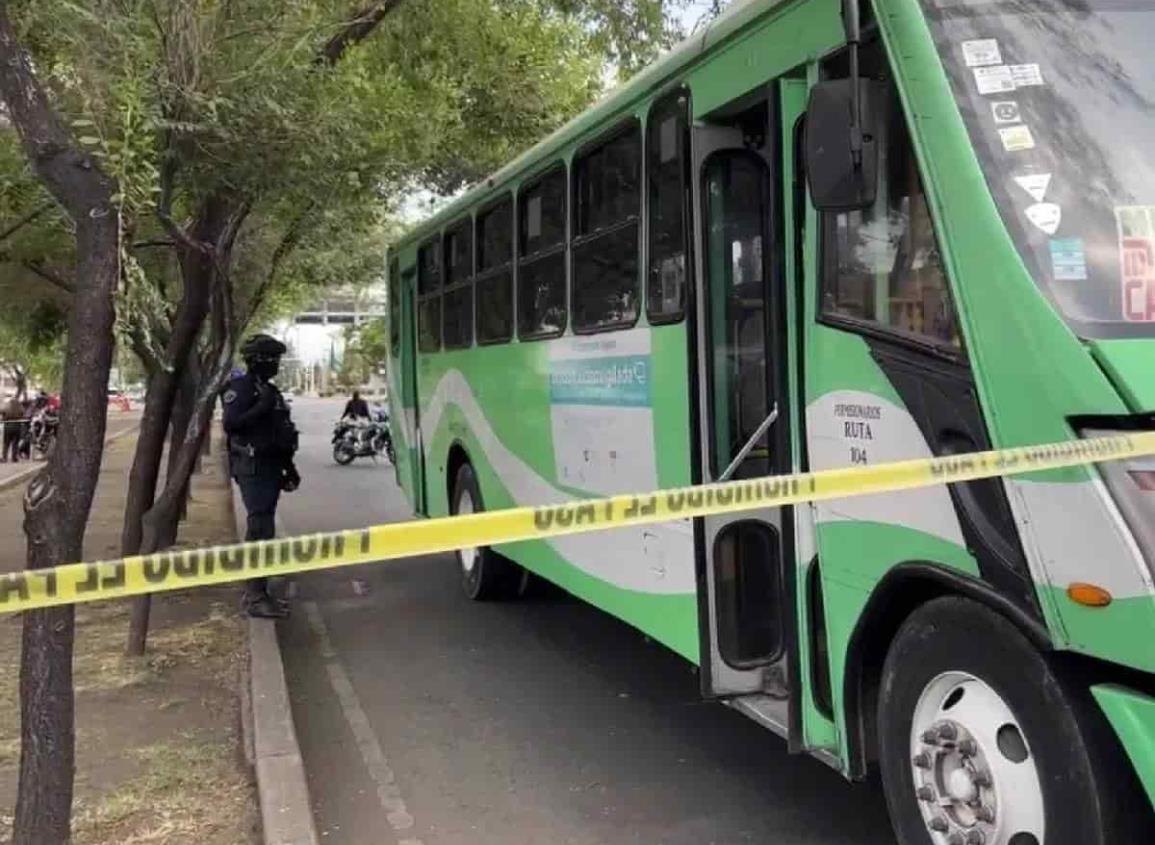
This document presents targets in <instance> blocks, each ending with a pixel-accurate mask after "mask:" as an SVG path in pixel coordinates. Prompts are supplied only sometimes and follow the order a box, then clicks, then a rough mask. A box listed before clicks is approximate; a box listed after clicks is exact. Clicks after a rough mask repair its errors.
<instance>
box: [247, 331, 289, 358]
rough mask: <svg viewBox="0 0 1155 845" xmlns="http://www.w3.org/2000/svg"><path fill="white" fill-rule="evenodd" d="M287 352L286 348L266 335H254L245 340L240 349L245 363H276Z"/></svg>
mask: <svg viewBox="0 0 1155 845" xmlns="http://www.w3.org/2000/svg"><path fill="white" fill-rule="evenodd" d="M287 351H288V347H287V346H285V344H283V343H281V342H280V341H279V340H277V339H276V338H275V337H272V336H270V335H267V334H255V335H253V336H252V337H250V338H249V339H248V340H246V341H245V345H244V346H242V347H241V357H242V358H244V359H245V361H246V362H253V361H257V362H259V361H277V360H279V359H280V358H281V356H282V355H284V354H285V352H287Z"/></svg>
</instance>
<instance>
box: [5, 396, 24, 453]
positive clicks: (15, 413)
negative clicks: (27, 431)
mask: <svg viewBox="0 0 1155 845" xmlns="http://www.w3.org/2000/svg"><path fill="white" fill-rule="evenodd" d="M0 419H3V421H4V444H3V450H2V451H0V462H3V463H7V462H8V461H9V460H10V459H11V461H12V463H16V462H17V461H19V460H20V431H21V428H22V426H23V420H24V406H23V405H21V404H20V400H19V399H17V398H16V396H15V394H11V395H9V396H8V398H7V399H6V400H5V401H4V404H3V406H2V407H0Z"/></svg>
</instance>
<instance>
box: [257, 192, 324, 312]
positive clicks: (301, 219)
mask: <svg viewBox="0 0 1155 845" xmlns="http://www.w3.org/2000/svg"><path fill="white" fill-rule="evenodd" d="M315 207H316V204H315V203H310V204H309V205H307V206H305V208H304V209H302V210H301V213H300V214H298V215H297V216H296V217H295V218H294V219H293V222H292V223H290V224H289V228H288V229H287V230H286V231H285V234H284V235H283V236H282V237H281V241H280V243H278V244H277V247H276V249H274V250H273V254H272V256H271V257H270V258H269V269H268V272H266V273H265V278H264V279H262V280H261V283H260V285H259V286H258V287H257V289H256V290H255V291H253V295H252V296H251V297H250V298H249V301H248V307H247V308H246V309H245V314H244V319H243V320H242V321H241V324H242V326H244V325H248V323H249V321H250V320H252V319H253V315H254V314H256V313H257V310H258V309H259V308H260V307H261V303H263V302H264V301H265V296H266V295H267V294H268V292H269V289H270V288H271V287H272V286H273V282H274V280H275V279H276V278H277V272H278V271H279V270H280V268H281V264H283V263H284V261H285V259H286V258H288V257H289V254H290V253H292V251H293V250H294V249H296V248H297V245H298V244H299V243H300V242H301V237H302V236H303V235H304V233H305V227H306V224H307V222H308V220H309V216H310V215H311V214H312V213H313V209H314V208H315Z"/></svg>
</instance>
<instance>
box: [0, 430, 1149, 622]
mask: <svg viewBox="0 0 1155 845" xmlns="http://www.w3.org/2000/svg"><path fill="white" fill-rule="evenodd" d="M1153 454H1155V432H1143V433H1135V434H1126V435H1119V436H1117V437H1102V438H1097V439H1093V440H1076V441H1070V442H1067V443H1054V444H1050V445H1043V446H1032V447H1025V448H1015V449H1001V450H997V451H990V452H973V453H969V454H962V455H952V456H950V457H945V458H929V459H921V460H913V461H901V462H897V463H890V464H881V465H879V466H863V467H853V468H846V469H833V470H823V471H821V472H809V473H799V474H797V475H778V476H768V477H764V478H756V479H749V480H743V481H728V482H725V483H722V484H706V485H701V486H698V487H683V488H678V489H672V490H660V491H657V492H654V493H647V494H643V495H634V496H628V495H627V496H612V497H610V498H605V499H583V500H577V501H573V502H566V503H564V504H557V505H543V506H540V507H523V508H511V509H509V510H500V511H490V512H487V513H475V514H470V515H468V516H455V517H445V518H440V519H423V520H417V521H414V522H401V523H394V524H391V525H373V526H370V527H368V528H362V529H360V530H355V531H338V532H334V533H329V534H309V535H304V536H300V537H289V538H286V539H279V540H265V541H260V542H253V543H237V544H234V545H230V546H214V547H210V548H201V549H187V550H180V551H168V552H160V553H157V554H152V555H144V556H137V557H128V558H123V559H120V560H107V561H99V562H96V563H73V564H65V565H63V566H57V567H54V568H52V569H41V570H25V571H22V572H16V573H12V574H8V575H4V576H2V577H0V613H13V612H16V611H21V610H30V609H33V608H39V607H51V606H53V605H61V604H74V603H80V602H90V601H102V600H106V599H114V598H122V597H125V596H135V595H143V594H146V593H159V592H163V591H166V590H179V589H184V588H188V587H199V586H204V585H207V584H224V583H228V582H231V581H243V580H245V579H247V578H253V577H256V576H277V575H290V574H293V573H298V572H316V571H318V570H323V569H333V568H336V567H340V566H353V565H356V564H363V563H373V562H375V561H383V560H392V559H395V558H406V557H413V556H415V555H427V554H435V553H438V552H447V551H453V550H455V549H460V548H469V547H473V546H492V545H498V544H500V543H511V542H515V541H518V540H542V539H546V538H549V537H560V536H562V535H565V534H579V533H583V532H588V531H604V530H606V529H611V528H621V527H624V526H628V525H644V524H649V523H654V522H668V521H671V520H678V519H689V518H692V517H702V516H710V515H714V514H724V513H734V512H739V511H747V510H754V509H757V508H765V507H777V506H781V505H797V504H802V503H804V502H817V501H823V500H828V499H839V498H843V497H846V496H861V495H864V494H867V493H887V492H893V491H897V490H910V489H914V488H918V487H931V486H934V485H937V484H947V483H953V482H958V481H973V480H975V479H980V478H993V477H995V476H1003V475H1017V474H1021V473H1027V472H1037V471H1040V470H1048V469H1058V468H1060V467H1070V466H1078V465H1081V464H1090V463H1097V462H1102V461H1115V460H1120V459H1124V458H1134V457H1139V456H1144V455H1153Z"/></svg>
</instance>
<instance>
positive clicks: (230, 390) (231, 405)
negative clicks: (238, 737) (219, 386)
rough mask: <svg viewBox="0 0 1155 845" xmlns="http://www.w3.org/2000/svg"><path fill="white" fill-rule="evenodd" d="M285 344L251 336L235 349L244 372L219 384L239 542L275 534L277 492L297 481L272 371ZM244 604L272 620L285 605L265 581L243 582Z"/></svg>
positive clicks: (291, 434)
mask: <svg viewBox="0 0 1155 845" xmlns="http://www.w3.org/2000/svg"><path fill="white" fill-rule="evenodd" d="M284 354H285V344H283V343H281V342H280V341H279V340H277V339H276V338H275V337H270V336H269V335H267V334H258V335H254V336H252V337H251V338H249V339H248V341H246V342H245V344H244V346H242V347H241V357H242V358H244V361H245V367H246V372H244V373H243V374H241V375H239V376H234V377H233V378H232V379H231V380H230V381H229V383H228V384H227V385H226V386H225V391H224V395H223V397H222V400H223V402H224V426H225V433H226V434H227V435H228V438H229V467H230V471H231V473H232V476H233V478H234V479H236V482H237V486H238V487H240V490H241V498H242V499H243V500H244V503H245V511H246V512H247V513H248V530H247V531H246V533H245V540H246V541H247V540H269V539H272V537H273V536H274V535H275V533H276V528H275V523H274V518H275V516H276V512H277V500H278V499H280V496H281V491H282V490H283V491H285V492H292V491H293V490H296V489H297V488H298V487H299V486H300V485H301V476H300V475H299V474H298V473H297V468H296V466H294V464H293V455H294V453H295V452H296V451H297V429H296V427H295V426H294V425H293V421H292V419H291V418H290V415H289V407H288V405H286V404H285V398H284V397H283V396H282V395H281V391H280V390H278V389H277V386H276V385H275V384H273V383H272V381H271V379H272V378H273V377H274V376H276V375H277V371H278V370H279V368H280V364H281V356H282V355H284ZM244 606H245V609H246V610H247V611H248V613H249V615H250V616H255V617H258V618H263V619H277V618H281V617H283V616H286V615H287V614H288V607H287V606H286V605H285V603H283V602H281V601H278V600H276V599H274V598H273V597H272V596H270V595H269V591H268V579H267V578H253V579H252V580H250V581H247V582H245V597H244Z"/></svg>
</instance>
